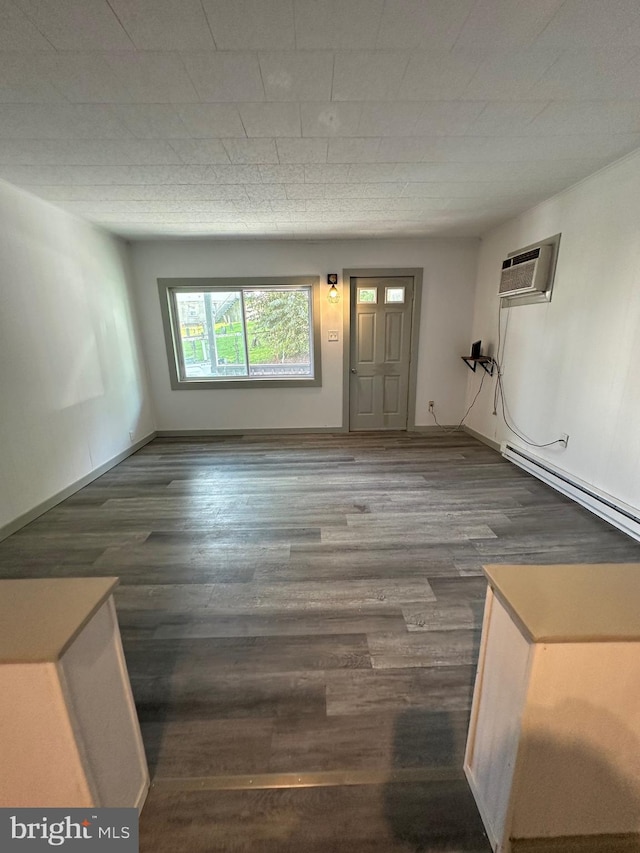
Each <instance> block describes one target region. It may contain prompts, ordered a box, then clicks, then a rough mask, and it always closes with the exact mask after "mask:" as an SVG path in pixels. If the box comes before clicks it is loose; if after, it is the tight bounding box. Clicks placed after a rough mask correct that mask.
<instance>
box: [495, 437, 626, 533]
mask: <svg viewBox="0 0 640 853" xmlns="http://www.w3.org/2000/svg"><path fill="white" fill-rule="evenodd" d="M500 451H501V453H502V455H503V456H504V457H505V459H508V460H509V461H510V462H513V464H514V465H517V466H518V467H519V468H522V469H523V470H525V471H527V472H528V473H529V474H532V475H533V476H534V477H537V478H538V480H542V481H543V482H544V483H547V485H549V486H551V487H552V488H553V489H555V490H556V491H558V492H562V494H563V495H567V497H569V498H571V499H572V500H574V501H576V503H579V504H582V506H583V507H585V508H586V509H588V510H590V511H591V512H593V513H594V514H595V515H599V516H600V518H604V519H605V521H608V522H609V523H610V524H613V526H614V527H617V528H618V529H619V530H622V532H623V533H626V534H627V535H629V536H632V537H633V538H634V539H637V540H638V541H639V542H640V516H639V515H638V512H637V510H634V508H633V507H630V506H628V505H627V504H624V503H622V502H621V501H617V500H616V499H615V498H614V497H613V496H612V495H608V494H606V493H605V492H600V491H599V490H598V489H594V488H593V487H592V486H588V485H587V484H586V483H582V482H581V481H580V480H578V479H576V478H574V477H571V476H569V475H568V474H567V472H566V471H560V470H558V469H557V468H554V467H553V466H552V465H550V464H549V463H548V462H547V461H546V460H545V461H544V462H541V461H540V460H539V459H536V458H535V457H533V456H529V455H528V454H527V453H524V452H523V451H522V450H521V449H520V448H519V447H516V446H515V445H514V444H510V443H509V442H508V441H504V442H502V444H501V445H500Z"/></svg>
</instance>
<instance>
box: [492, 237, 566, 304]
mask: <svg viewBox="0 0 640 853" xmlns="http://www.w3.org/2000/svg"><path fill="white" fill-rule="evenodd" d="M552 254H553V245H551V244H546V243H545V244H543V245H540V246H535V247H534V248H532V249H529V250H527V251H523V252H521V253H520V254H517V255H513V256H512V257H510V258H507V259H506V260H505V261H503V262H502V275H501V276H500V287H499V289H498V296H520V295H526V294H530V293H543V292H544V291H546V290H547V288H548V287H549V279H550V276H549V272H550V269H551V258H552Z"/></svg>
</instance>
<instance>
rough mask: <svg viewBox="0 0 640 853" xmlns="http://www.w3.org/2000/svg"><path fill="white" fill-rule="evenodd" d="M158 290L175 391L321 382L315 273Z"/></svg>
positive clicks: (178, 282) (168, 282)
mask: <svg viewBox="0 0 640 853" xmlns="http://www.w3.org/2000/svg"><path fill="white" fill-rule="evenodd" d="M158 288H159V292H160V304H161V308H162V317H163V323H164V332H165V339H166V344H167V355H168V357H169V372H170V376H171V385H172V387H173V388H174V389H185V388H188V389H196V388H212V387H217V388H220V387H247V386H248V385H252V386H263V387H264V386H266V385H270V386H276V387H283V386H295V385H299V386H305V385H320V381H321V374H320V330H319V325H320V311H319V304H318V299H319V295H318V289H319V278H318V277H317V276H306V277H296V278H291V277H284V278H277V279H276V278H254V279H245V278H242V279H239V278H229V279H202V278H200V279H158Z"/></svg>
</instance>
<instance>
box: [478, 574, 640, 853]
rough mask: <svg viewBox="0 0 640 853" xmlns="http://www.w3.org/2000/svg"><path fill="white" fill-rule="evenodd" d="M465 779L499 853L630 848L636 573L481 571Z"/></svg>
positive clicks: (639, 714)
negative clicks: (482, 594)
mask: <svg viewBox="0 0 640 853" xmlns="http://www.w3.org/2000/svg"><path fill="white" fill-rule="evenodd" d="M485 571H486V574H487V577H488V580H489V589H488V592H487V600H486V605H485V615H484V623H483V631H482V642H481V647H480V657H479V662H478V673H477V677H476V685H475V691H474V699H473V707H472V713H471V723H470V728H469V737H468V741H467V750H466V755H465V773H466V775H467V779H468V780H469V784H470V786H471V789H472V791H473V794H474V796H475V799H476V802H477V804H478V808H479V811H480V814H481V816H482V819H483V822H484V824H485V828H486V830H487V833H488V835H489V840H490V842H491V845H492V847H493V849H494V850H495V851H499V853H511V851H513V853H538V851H540V853H542V851H544V853H551V851H553V853H569V851H571V853H574V851H575V853H578V851H580V853H582V851H598V853H604V851H607V853H622V851H625V853H626V851H631V850H640V566H639V565H613V564H611V565H609V564H608V565H597V566H586V565H579V566H488V567H485Z"/></svg>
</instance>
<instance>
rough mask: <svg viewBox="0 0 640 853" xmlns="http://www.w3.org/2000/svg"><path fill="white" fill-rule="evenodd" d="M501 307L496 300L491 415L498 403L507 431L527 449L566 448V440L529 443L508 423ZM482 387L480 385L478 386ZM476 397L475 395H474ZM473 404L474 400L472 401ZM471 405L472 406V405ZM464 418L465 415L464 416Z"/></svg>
mask: <svg viewBox="0 0 640 853" xmlns="http://www.w3.org/2000/svg"><path fill="white" fill-rule="evenodd" d="M501 311H502V305H501V300H498V347H497V350H496V357H495V358H494V359H492V361H493V363H494V365H495V367H496V377H497V378H496V384H495V388H494V391H493V414H494V415H497V414H498V402H500V408H501V412H502V419H503V421H504V422H505V424H506V426H507V429H509V430H511V432H512V433H513V434H514V435H515V436H517V437H518V438H519V439H520V441H523V442H524V443H525V444H528V445H529V447H552V446H553V445H554V444H562V445H563V446H565V447H566V440H565V439H564V438H556V440H555V441H547V442H546V443H544V444H537V443H536V442H535V441H529V439H527V438H525V437H524V435H522V432H521V430H519V429H517V428H516V427H515V426H514V425H513V419H512V422H511V423H510V422H509V418H512V416H511V412H509V405H508V403H507V399H506V395H505V393H504V384H503V380H502V373H503V371H502V360H501V356H500V348H501V347H502V349H503V351H504V349H505V348H506V344H507V330H508V328H509V314H507V322H506V325H505V330H504V341H503V340H502V314H501ZM480 387H482V384H481V385H480ZM476 396H477V395H476ZM474 402H475V400H474ZM472 405H473V404H472ZM507 412H509V418H508V417H507ZM465 417H466V415H465Z"/></svg>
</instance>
